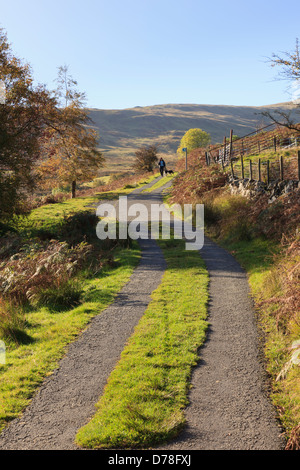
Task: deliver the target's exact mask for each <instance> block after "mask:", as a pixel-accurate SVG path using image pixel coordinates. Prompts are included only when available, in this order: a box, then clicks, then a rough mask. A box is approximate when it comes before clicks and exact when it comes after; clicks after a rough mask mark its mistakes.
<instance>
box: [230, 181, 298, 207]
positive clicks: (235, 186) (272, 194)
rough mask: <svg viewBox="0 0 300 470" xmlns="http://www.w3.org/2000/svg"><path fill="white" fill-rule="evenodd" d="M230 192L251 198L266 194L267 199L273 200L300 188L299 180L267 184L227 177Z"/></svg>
mask: <svg viewBox="0 0 300 470" xmlns="http://www.w3.org/2000/svg"><path fill="white" fill-rule="evenodd" d="M229 185H230V189H231V194H240V195H241V196H244V197H247V198H252V197H257V196H259V195H260V194H268V196H269V201H270V202H273V201H275V200H276V199H277V198H278V197H279V196H281V195H282V194H288V193H290V192H291V191H294V190H295V189H298V188H300V181H295V180H277V181H272V182H270V183H269V184H267V183H264V182H263V181H250V180H249V179H246V178H245V179H233V178H232V176H231V177H230V179H229Z"/></svg>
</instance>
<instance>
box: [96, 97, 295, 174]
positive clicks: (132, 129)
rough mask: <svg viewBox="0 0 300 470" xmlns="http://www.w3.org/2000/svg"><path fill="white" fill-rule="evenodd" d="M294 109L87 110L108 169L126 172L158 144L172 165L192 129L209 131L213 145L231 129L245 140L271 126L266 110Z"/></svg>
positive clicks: (173, 107) (160, 107) (161, 106)
mask: <svg viewBox="0 0 300 470" xmlns="http://www.w3.org/2000/svg"><path fill="white" fill-rule="evenodd" d="M292 108H293V103H290V102H287V103H278V104H271V105H266V106H235V105H210V104H184V103H182V104H171V103H170V104H158V105H153V106H136V107H134V108H126V109H111V110H110V109H97V108H88V109H87V111H88V113H89V115H90V117H91V119H92V121H93V123H94V124H93V127H95V129H97V130H98V132H99V135H100V141H99V147H100V149H101V150H102V151H103V154H104V156H105V158H106V162H107V164H106V165H107V168H108V167H109V168H110V169H113V170H114V171H122V170H127V169H131V168H132V166H133V163H134V159H135V151H136V150H137V149H138V148H139V147H141V146H143V145H150V144H155V145H157V146H158V149H159V152H160V154H162V155H163V156H164V157H165V158H167V159H168V161H169V163H171V165H172V163H174V162H175V161H176V159H177V156H176V150H177V148H178V146H179V144H180V140H181V138H182V136H183V135H184V134H185V132H186V131H187V130H189V129H191V128H195V127H197V128H201V129H202V130H204V131H206V132H208V133H209V134H210V135H211V138H212V143H217V142H222V141H223V139H224V136H229V132H230V129H233V131H234V134H235V135H238V136H240V137H241V136H243V135H246V134H248V133H250V132H253V131H255V130H256V129H257V128H259V127H261V126H263V125H267V124H269V121H268V120H267V119H266V118H265V117H263V116H262V114H261V113H262V112H264V111H266V110H272V111H274V110H275V109H280V110H284V111H287V110H291V109H292Z"/></svg>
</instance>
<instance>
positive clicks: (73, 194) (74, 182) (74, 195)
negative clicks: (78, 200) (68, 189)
mask: <svg viewBox="0 0 300 470" xmlns="http://www.w3.org/2000/svg"><path fill="white" fill-rule="evenodd" d="M75 197H76V181H72V199H74V198H75Z"/></svg>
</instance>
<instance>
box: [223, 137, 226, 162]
mask: <svg viewBox="0 0 300 470" xmlns="http://www.w3.org/2000/svg"><path fill="white" fill-rule="evenodd" d="M225 160H226V137H224V155H223V162H225ZM223 166H224V165H223Z"/></svg>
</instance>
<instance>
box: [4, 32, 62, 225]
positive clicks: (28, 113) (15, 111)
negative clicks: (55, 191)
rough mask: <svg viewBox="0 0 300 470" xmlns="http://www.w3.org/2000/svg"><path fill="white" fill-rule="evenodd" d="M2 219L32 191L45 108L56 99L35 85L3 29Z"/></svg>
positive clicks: (20, 206) (21, 205) (19, 207)
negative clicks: (16, 55) (12, 48)
mask: <svg viewBox="0 0 300 470" xmlns="http://www.w3.org/2000/svg"><path fill="white" fill-rule="evenodd" d="M0 78H1V97H0V98H1V99H0V219H6V218H9V217H11V216H12V215H13V214H20V213H23V212H24V211H25V209H26V204H25V200H26V198H27V196H28V193H29V192H30V191H32V190H33V188H34V185H35V178H34V174H33V167H34V165H35V164H36V162H37V160H38V158H39V155H40V145H41V137H42V136H43V132H44V121H43V116H44V110H45V109H46V108H47V107H48V106H52V104H53V100H52V98H51V97H50V94H49V93H48V92H47V91H46V90H45V88H44V87H41V86H37V87H34V86H33V78H32V73H31V70H30V67H29V65H28V64H24V63H22V61H21V60H19V59H18V58H16V57H15V56H14V55H13V53H12V51H11V47H10V44H9V43H8V40H7V35H6V33H5V32H4V30H3V29H0Z"/></svg>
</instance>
